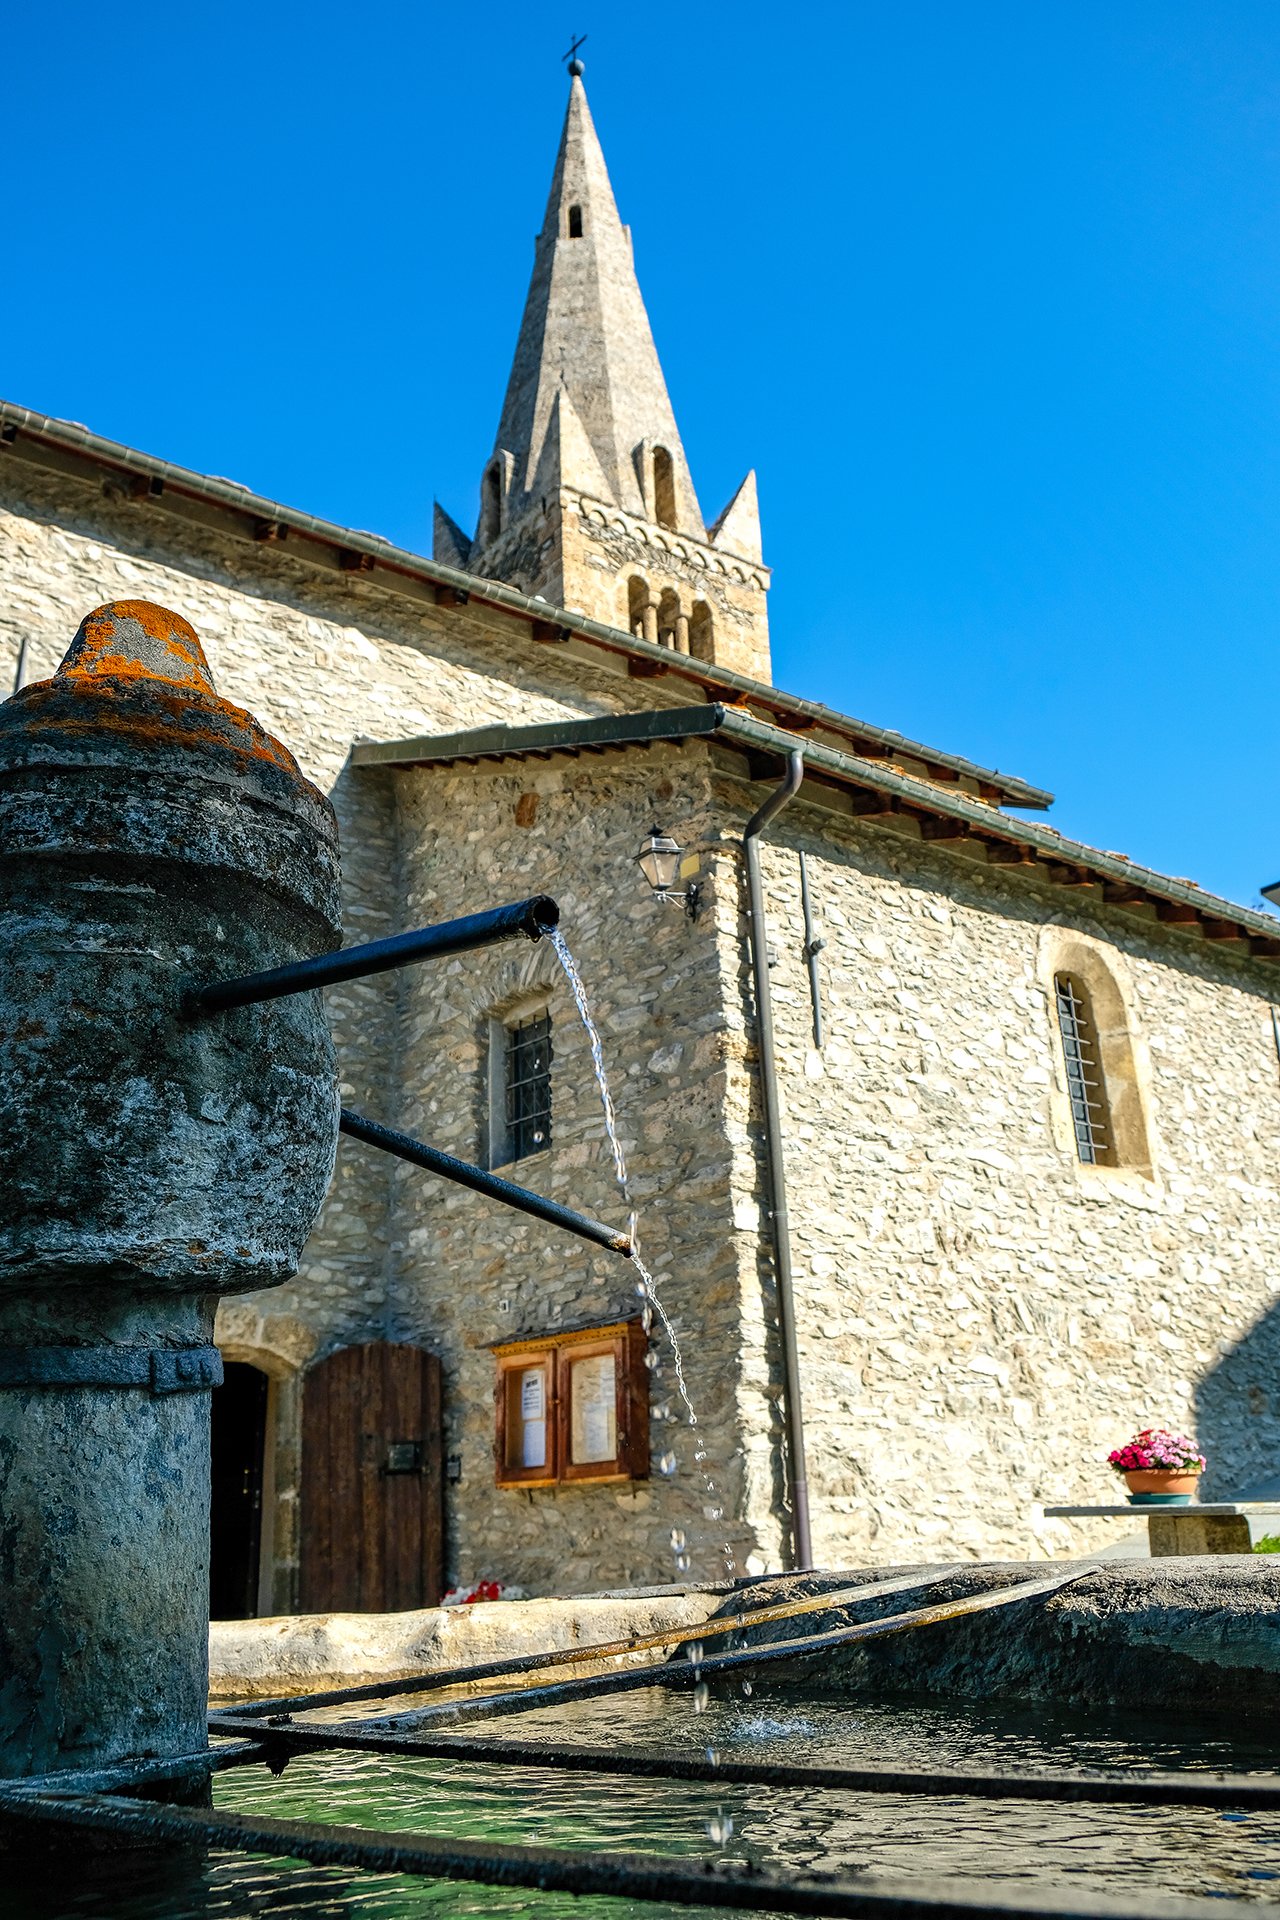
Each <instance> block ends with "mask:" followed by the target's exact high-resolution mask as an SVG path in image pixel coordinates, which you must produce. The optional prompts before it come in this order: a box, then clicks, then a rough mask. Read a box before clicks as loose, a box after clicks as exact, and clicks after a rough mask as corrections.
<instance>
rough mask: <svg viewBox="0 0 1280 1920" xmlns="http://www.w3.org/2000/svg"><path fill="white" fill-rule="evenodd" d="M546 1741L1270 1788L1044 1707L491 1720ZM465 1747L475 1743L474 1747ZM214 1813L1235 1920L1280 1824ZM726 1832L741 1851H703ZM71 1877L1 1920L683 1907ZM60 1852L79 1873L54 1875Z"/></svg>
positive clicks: (895, 1814) (356, 1783)
mask: <svg viewBox="0 0 1280 1920" xmlns="http://www.w3.org/2000/svg"><path fill="white" fill-rule="evenodd" d="M517 1728H518V1729H519V1733H520V1735H521V1737H529V1738H544V1739H547V1740H554V1741H555V1742H557V1743H559V1744H564V1743H565V1742H580V1743H582V1744H584V1745H588V1746H611V1747H625V1746H628V1745H630V1746H635V1747H654V1746H664V1747H667V1748H668V1749H671V1748H675V1749H679V1750H681V1751H687V1750H689V1749H693V1750H695V1751H696V1750H700V1749H702V1748H705V1747H712V1748H714V1749H715V1750H716V1751H718V1752H720V1753H721V1754H722V1755H724V1756H725V1757H726V1758H729V1757H734V1758H738V1757H743V1758H746V1757H752V1756H754V1757H757V1758H760V1759H767V1758H778V1759H780V1758H783V1757H785V1758H786V1759H788V1760H796V1761H805V1762H807V1763H809V1764H813V1765H817V1766H821V1764H822V1762H823V1760H824V1759H826V1760H828V1761H831V1762H832V1763H835V1762H836V1761H839V1762H843V1763H847V1764H857V1763H859V1762H862V1761H870V1762H880V1763H883V1764H886V1765H890V1764H892V1765H906V1766H936V1767H946V1768H995V1767H998V1768H1001V1769H1028V1770H1030V1769H1035V1768H1062V1767H1077V1768H1078V1767H1088V1768H1098V1767H1102V1768H1107V1769H1117V1770H1121V1771H1123V1770H1125V1769H1127V1768H1137V1767H1141V1768H1148V1767H1153V1766H1155V1767H1162V1768H1163V1767H1171V1768H1183V1767H1189V1768H1206V1767H1208V1768H1213V1769H1217V1768H1227V1769H1233V1770H1234V1769H1241V1768H1249V1769H1258V1768H1265V1769H1270V1768H1272V1767H1273V1766H1274V1765H1275V1764H1276V1754H1275V1750H1274V1744H1273V1743H1272V1742H1271V1741H1270V1740H1269V1739H1268V1737H1267V1735H1266V1734H1265V1732H1264V1733H1260V1734H1257V1735H1255V1736H1250V1737H1248V1738H1245V1739H1242V1738H1240V1737H1238V1736H1237V1735H1236V1734H1235V1733H1234V1732H1233V1730H1232V1729H1230V1728H1229V1727H1226V1726H1224V1725H1222V1724H1214V1723H1205V1722H1199V1723H1197V1722H1193V1721H1190V1720H1186V1721H1183V1720H1163V1721H1153V1720H1151V1719H1144V1720H1141V1721H1138V1720H1135V1719H1134V1718H1133V1717H1131V1716H1119V1715H1114V1716H1105V1715H1098V1714H1090V1715H1089V1716H1088V1717H1087V1718H1085V1717H1084V1716H1078V1715H1072V1714H1068V1713H1063V1712H1055V1711H1053V1710H1051V1709H1048V1708H1045V1707H1036V1708H1035V1709H1034V1710H1022V1711H1018V1710H1014V1711H1010V1710H1007V1709H1004V1710H994V1709H985V1708H978V1707H966V1706H954V1705H948V1706H945V1707H943V1706H938V1705H937V1704H935V1703H933V1702H922V1701H918V1700H900V1701H877V1702H875V1703H873V1704H868V1703H861V1702H859V1703H857V1704H852V1705H847V1706H841V1707H833V1706H831V1705H829V1704H826V1703H823V1702H820V1701H816V1700H813V1699H809V1698H805V1697H803V1696H794V1697H787V1698H779V1697H777V1696H773V1697H771V1698H769V1699H768V1700H767V1701H765V1702H763V1703H762V1702H760V1701H758V1700H757V1699H755V1698H754V1697H753V1698H751V1699H747V1698H744V1697H743V1696H741V1695H740V1694H739V1693H738V1691H737V1690H736V1689H734V1690H733V1691H732V1692H728V1691H726V1692H725V1693H724V1694H723V1695H722V1696H721V1697H720V1698H718V1699H713V1700H712V1702H711V1705H710V1708H709V1711H708V1712H707V1713H706V1714H704V1715H701V1716H694V1715H692V1714H691V1713H690V1711H689V1706H688V1702H687V1700H686V1699H682V1698H672V1697H671V1696H669V1695H667V1694H665V1693H663V1692H661V1691H660V1690H658V1689H654V1690H652V1691H650V1692H646V1693H639V1694H632V1695H628V1696H625V1697H623V1698H622V1699H620V1700H616V1701H612V1702H607V1703H606V1702H591V1703H584V1704H583V1705H581V1706H580V1707H578V1708H575V1709H571V1710H565V1709H559V1710H555V1711H552V1710H544V1711H543V1712H540V1713H531V1714H526V1715H522V1716H520V1717H519V1718H518V1719H515V1720H506V1721H503V1722H502V1723H500V1724H498V1723H495V1724H494V1727H493V1732H494V1734H495V1735H500V1736H501V1737H503V1738H507V1737H510V1736H512V1735H513V1734H514V1733H515V1731H516V1730H517ZM471 1731H472V1732H473V1733H474V1737H475V1738H476V1739H477V1741H478V1742H479V1741H480V1740H482V1738H483V1735H482V1732H481V1729H480V1728H479V1727H475V1728H474V1729H472V1730H471ZM214 1798H215V1803H216V1804H217V1805H218V1806H219V1807H221V1808H227V1809H231V1810H234V1811H237V1812H243V1813H249V1814H252V1813H255V1812H256V1813H263V1814H270V1815H273V1816H275V1817H277V1818H292V1819H305V1820H325V1821H333V1822H337V1823H340V1824H343V1825H348V1826H358V1827H364V1828H368V1829H374V1830H378V1829H381V1830H387V1829H396V1828H399V1829H419V1830H425V1831H428V1832H432V1833H436V1834H440V1835H447V1836H448V1837H450V1838H454V1839H460V1840H467V1839H474V1840H485V1841H494V1842H501V1843H514V1844H540V1845H545V1846H554V1847H564V1848H570V1849H578V1850H581V1851H582V1852H584V1853H595V1852H606V1853H612V1852H641V1853H663V1854H667V1855H680V1856H694V1857H700V1856H705V1855H707V1854H716V1855H719V1856H720V1857H722V1858H724V1857H728V1858H732V1859H736V1860H740V1861H744V1862H745V1861H747V1860H755V1861H758V1862H760V1863H761V1864H762V1865H765V1866H768V1867H772V1868H775V1869H782V1870H786V1869H787V1868H790V1869H791V1870H793V1871H805V1870H809V1869H825V1870H831V1869H838V1870H840V1871H842V1872H845V1873H853V1874H857V1873H869V1874H873V1875H875V1876H876V1878H881V1877H886V1878H892V1877H893V1876H902V1875H911V1876H918V1875H920V1874H928V1875H929V1876H931V1877H933V1876H936V1877H938V1878H939V1879H942V1880H944V1881H947V1882H949V1883H950V1884H952V1885H954V1886H957V1887H959V1888H963V1887H967V1888H969V1889H970V1890H971V1891H972V1892H973V1893H974V1894H975V1895H976V1894H978V1893H979V1892H980V1889H981V1886H982V1884H983V1883H988V1884H991V1883H1000V1884H1002V1885H1003V1886H1005V1887H1006V1888H1010V1887H1012V1886H1018V1887H1019V1888H1020V1889H1022V1890H1025V1891H1026V1892H1027V1893H1032V1892H1034V1891H1036V1890H1043V1889H1045V1888H1049V1887H1054V1888H1063V1887H1075V1888H1077V1889H1080V1890H1082V1891H1083V1890H1085V1889H1088V1890H1089V1891H1091V1892H1110V1893H1118V1894H1123V1895H1126V1896H1128V1897H1130V1898H1135V1897H1148V1898H1150V1899H1151V1901H1152V1907H1151V1911H1152V1912H1153V1913H1156V1912H1158V1911H1159V1895H1160V1894H1161V1892H1177V1893H1179V1894H1184V1895H1185V1894H1201V1895H1216V1896H1217V1897H1219V1898H1225V1899H1227V1900H1233V1899H1234V1900H1237V1901H1244V1902H1249V1901H1254V1900H1267V1901H1270V1900H1274V1899H1276V1898H1277V1897H1280V1884H1277V1882H1280V1815H1276V1816H1273V1815H1248V1816H1239V1815H1229V1816H1226V1817H1223V1816H1222V1815H1220V1814H1217V1813H1213V1812H1209V1811H1205V1810H1200V1809H1185V1808H1183V1809H1177V1810H1166V1809H1163V1808H1159V1807H1155V1808H1109V1807H1105V1806H1104V1807H1089V1806H1085V1807H1061V1808H1059V1807H1055V1806H1052V1805H1041V1804H1033V1803H1018V1802H1003V1803H1000V1804H992V1803H986V1802H980V1801H973V1800H965V1799H962V1798H948V1799H944V1800H933V1801H929V1802H925V1803H922V1802H919V1801H912V1800H910V1799H906V1798H903V1797H900V1796H892V1795H884V1796H882V1795H874V1796H872V1795H848V1794H835V1793H823V1792H821V1791H814V1792H807V1793H803V1794H801V1793H796V1792H783V1791H778V1790H776V1789H765V1788H730V1789H726V1790H723V1791H720V1790H717V1789H716V1788H714V1787H711V1786H702V1785H690V1784H688V1783H683V1782H671V1783H666V1782H662V1781H660V1780H658V1781H653V1780H628V1779H626V1778H625V1777H620V1776H610V1777H604V1776H601V1775H598V1774H586V1773H573V1772H567V1771H550V1770H541V1769H523V1770H521V1769H511V1768H489V1767H486V1766H484V1765H462V1764H459V1763H456V1762H452V1761H450V1762H443V1761H432V1760H412V1759H399V1758H381V1757H375V1756H359V1757H357V1756H353V1755H350V1754H342V1753H333V1754H330V1755H324V1756H316V1757H312V1758H308V1759H305V1760H295V1761H293V1762H292V1763H291V1764H290V1765H289V1767H288V1769H287V1770H286V1772H285V1773H284V1774H283V1775H282V1776H281V1777H280V1778H279V1779H273V1778H271V1776H270V1775H269V1774H268V1773H267V1772H266V1770H265V1769H264V1768H262V1767H259V1766H254V1767H249V1768H242V1769H238V1770H235V1771H233V1772H228V1773H226V1774H222V1775H218V1776H216V1778H215V1782H214ZM721 1812H723V1813H724V1814H728V1815H729V1816H731V1818H732V1821H733V1833H732V1837H731V1838H730V1839H728V1840H727V1841H726V1842H724V1843H722V1844H716V1843H714V1842H713V1841H712V1840H711V1839H710V1838H709V1834H708V1828H709V1827H717V1826H718V1822H719V1816H720V1814H721ZM74 1847H75V1843H74V1842H71V1841H70V1839H69V1837H68V1846H67V1849H66V1851H65V1854H64V1857H62V1858H60V1859H59V1860H58V1861H57V1862H56V1864H51V1863H49V1862H46V1863H45V1864H44V1866H43V1867H41V1868H40V1869H39V1870H38V1871H33V1870H31V1869H24V1870H23V1872H22V1873H21V1874H19V1875H17V1876H14V1875H11V1876H10V1877H9V1882H8V1884H9V1895H10V1897H9V1899H8V1900H6V1901H4V1902H3V1903H2V1910H3V1911H4V1912H5V1913H6V1914H12V1915H13V1916H14V1920H28V1917H30V1920H36V1916H39V1920H61V1917H62V1916H65V1920H90V1916H92V1920H108V1917H110V1920H249V1916H254V1915H272V1916H276V1915H278V1916H282V1920H329V1917H330V1916H333V1920H337V1917H338V1916H343V1917H344V1920H345V1916H347V1915H353V1916H354V1915H356V1914H359V1915H361V1916H366V1915H370V1916H386V1917H387V1920H391V1917H392V1916H395V1920H401V1916H405V1917H406V1920H407V1917H408V1916H426V1915H430V1914H433V1913H442V1912H448V1913H451V1914H482V1915H508V1914H528V1915H531V1916H535V1917H536V1920H561V1916H563V1917H564V1920H569V1916H573V1917H574V1920H625V1917H626V1916H630V1915H634V1916H636V1920H643V1917H644V1916H655V1915H657V1914H659V1913H666V1912H671V1913H676V1912H685V1911H690V1910H688V1909H677V1908H671V1907H666V1906H663V1907H658V1906H655V1905H648V1904H639V1903H635V1902H631V1901H621V1900H607V1899H601V1898H595V1897H593V1898H591V1899H587V1900H578V1899H574V1898H573V1897H571V1896H568V1895H562V1894H540V1893H533V1892H529V1893H525V1892H513V1891H506V1890H499V1889H493V1888H485V1887H480V1886H469V1885H465V1884H460V1883H450V1884H443V1883H438V1882H425V1881H421V1880H417V1879H411V1878H405V1877H401V1876H397V1875H391V1874H364V1873H353V1872H351V1871H349V1870H346V1869H336V1868H316V1867H309V1866H306V1865H303V1864H301V1863H297V1862H288V1861H284V1860H266V1859H260V1858H253V1857H250V1856H241V1855H229V1854H218V1855H213V1856H211V1857H209V1858H208V1859H202V1858H200V1857H189V1858H187V1859H184V1860H181V1861H177V1862H175V1861H173V1860H165V1861H154V1860H152V1861H148V1860H146V1859H144V1858H139V1857H137V1856H123V1857H116V1858H114V1859H111V1860H109V1861H104V1860H97V1861H94V1862H92V1863H89V1862H86V1861H84V1860H83V1859H81V1860H80V1861H76V1860H75V1858H74V1857H73V1855H74ZM67 1856H72V1857H67Z"/></svg>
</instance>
